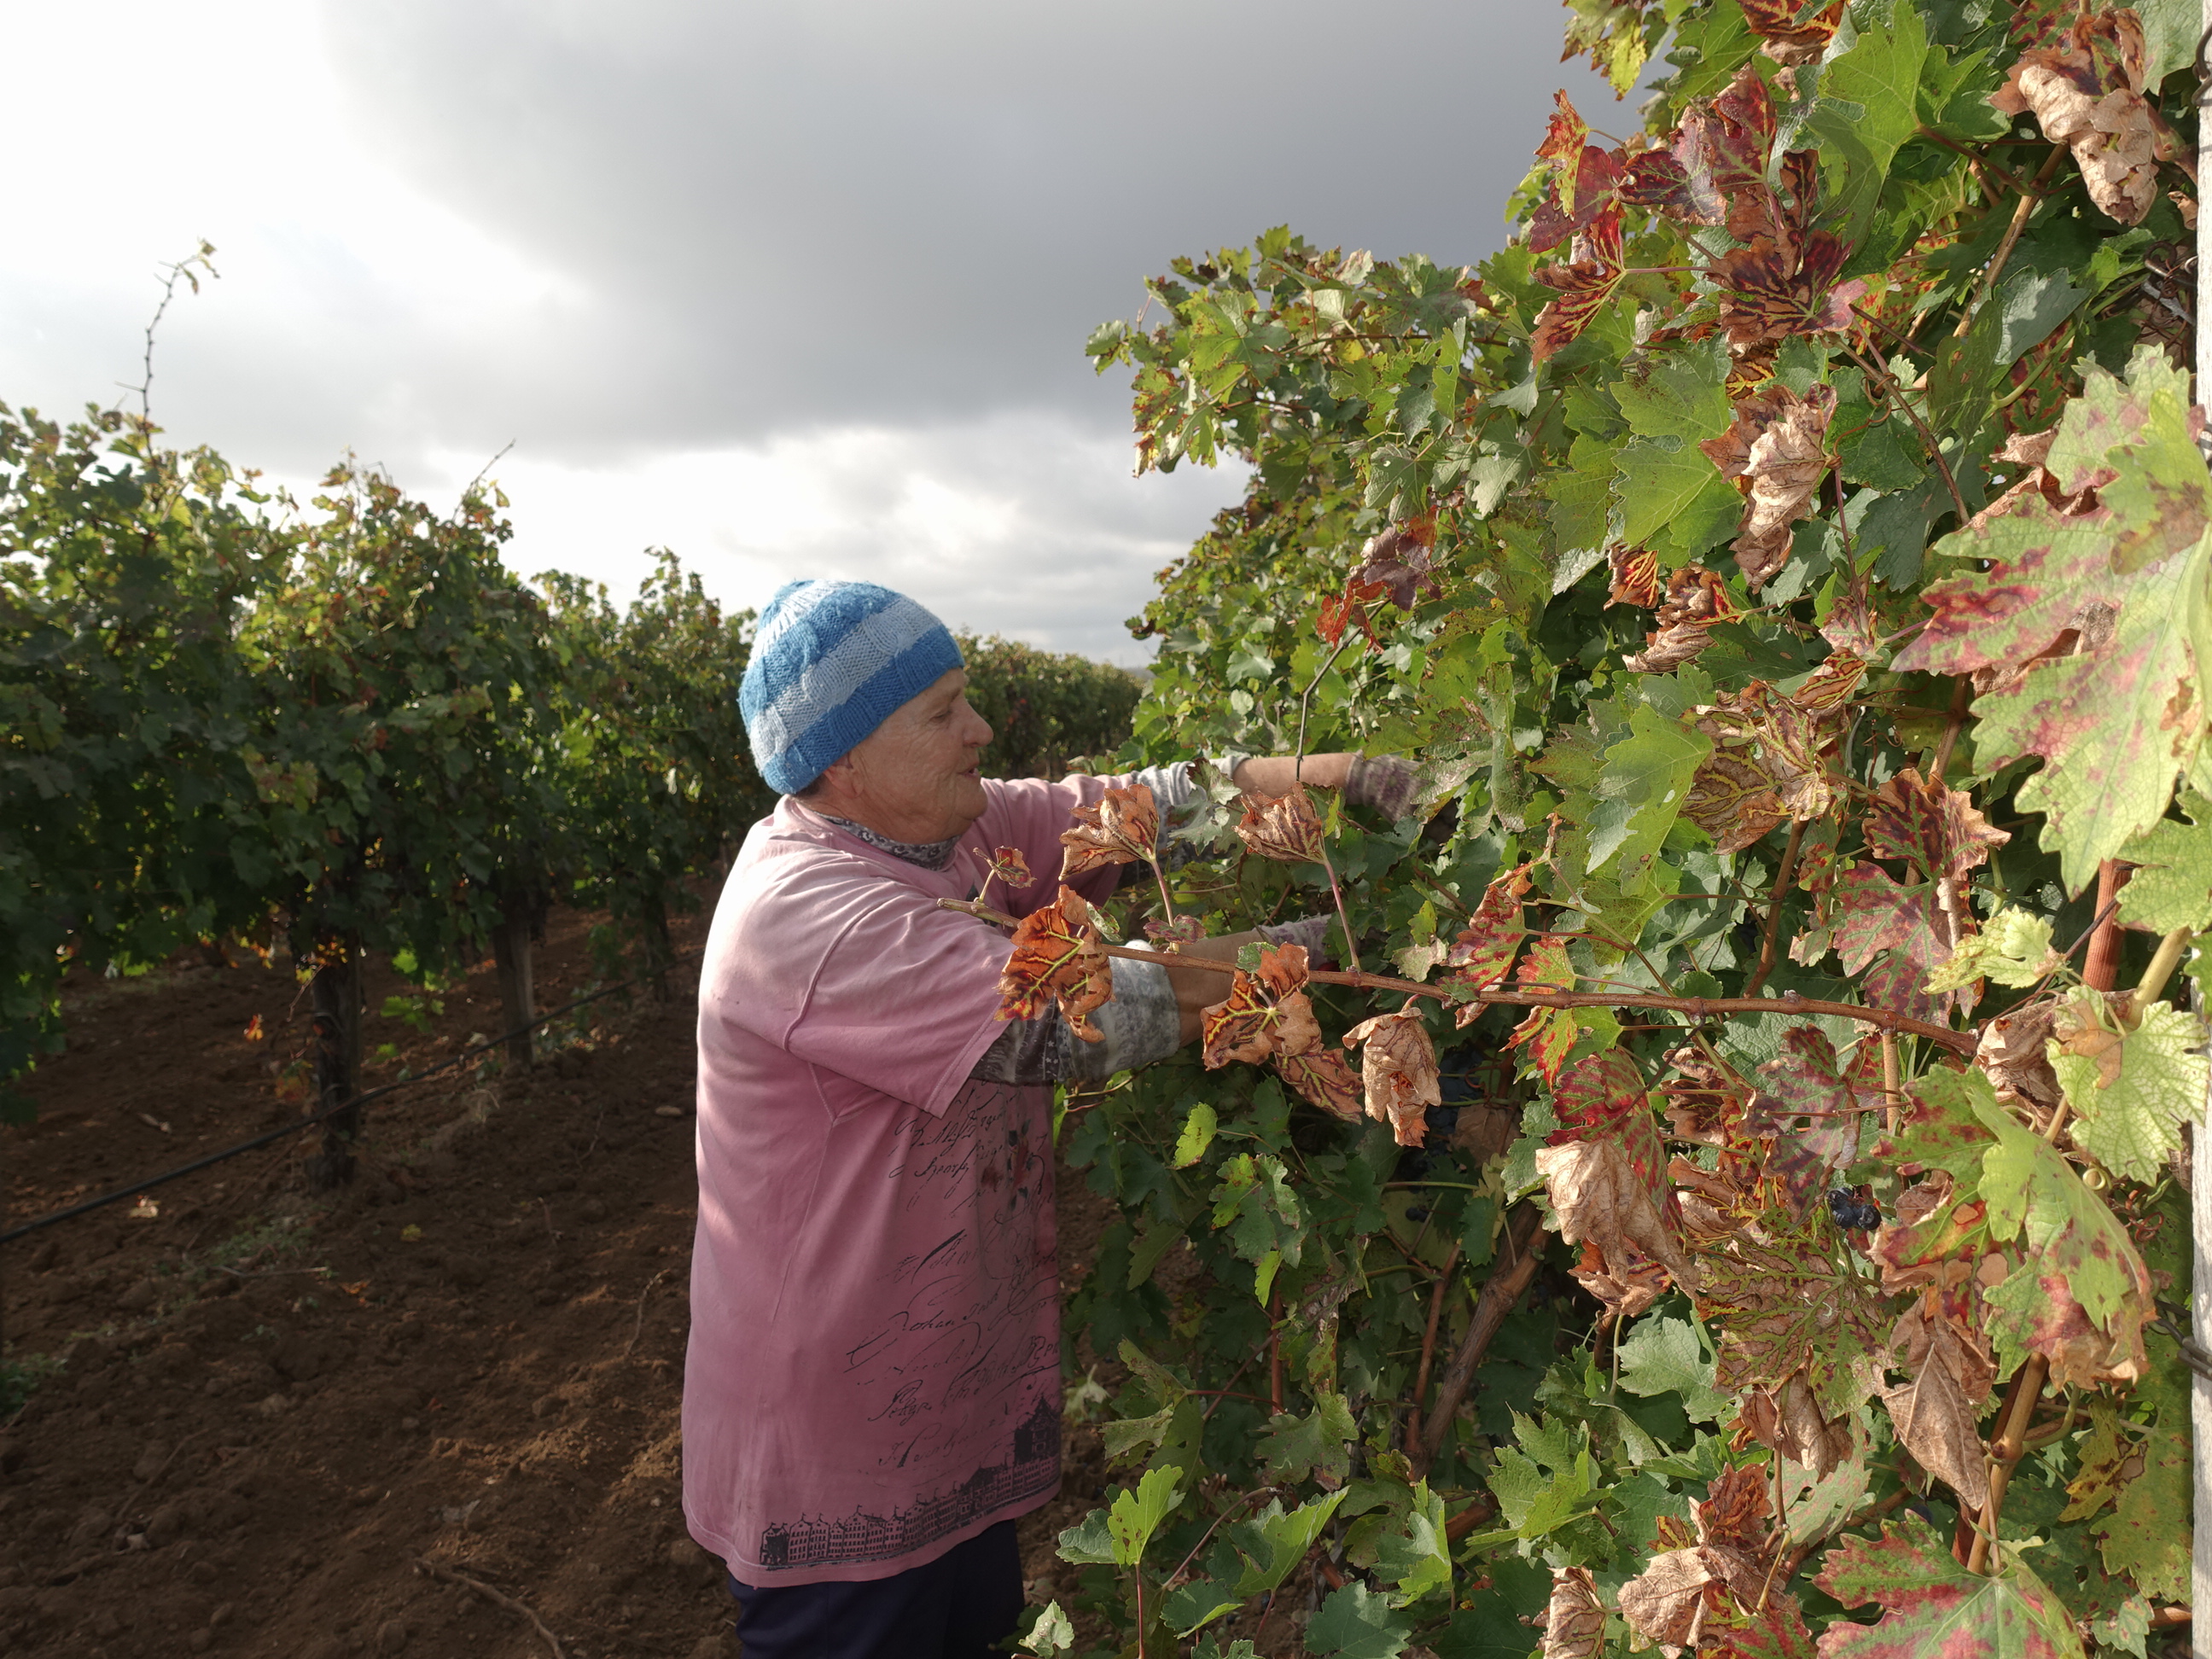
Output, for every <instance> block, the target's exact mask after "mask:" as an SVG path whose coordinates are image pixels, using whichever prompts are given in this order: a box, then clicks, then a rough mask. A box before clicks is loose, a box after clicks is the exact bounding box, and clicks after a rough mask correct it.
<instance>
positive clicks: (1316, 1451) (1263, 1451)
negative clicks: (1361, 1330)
mask: <svg viewBox="0 0 2212 1659" xmlns="http://www.w3.org/2000/svg"><path fill="white" fill-rule="evenodd" d="M1358 1432H1359V1428H1358V1424H1356V1423H1354V1422H1353V1421H1352V1408H1351V1407H1350V1406H1349V1405H1348V1404H1346V1401H1345V1398H1344V1396H1343V1395H1340V1394H1331V1393H1329V1392H1328V1390H1327V1389H1323V1390H1322V1392H1321V1393H1319V1394H1317V1395H1315V1396H1314V1408H1313V1410H1312V1411H1310V1412H1309V1413H1307V1414H1306V1415H1305V1416H1304V1417H1293V1416H1291V1414H1290V1413H1288V1412H1279V1413H1276V1415H1275V1416H1273V1417H1272V1418H1270V1419H1268V1423H1267V1433H1266V1434H1264V1435H1262V1436H1261V1437H1260V1444H1259V1448H1258V1450H1259V1454H1260V1456H1261V1460H1262V1461H1263V1462H1265V1463H1266V1464H1267V1478H1268V1479H1269V1480H1308V1479H1311V1480H1317V1481H1319V1482H1320V1483H1321V1484H1322V1486H1329V1487H1334V1486H1341V1485H1343V1483H1344V1477H1345V1476H1346V1474H1349V1473H1350V1472H1351V1468H1352V1452H1351V1449H1350V1448H1349V1446H1348V1445H1347V1444H1346V1442H1348V1441H1350V1440H1352V1438H1354V1437H1356V1436H1357V1435H1358Z"/></svg>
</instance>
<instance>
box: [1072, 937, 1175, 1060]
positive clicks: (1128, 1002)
mask: <svg viewBox="0 0 2212 1659" xmlns="http://www.w3.org/2000/svg"><path fill="white" fill-rule="evenodd" d="M1113 960H1114V1000H1113V1001H1111V1002H1109V1003H1108V1004H1106V1006H1103V1008H1094V1009H1092V1010H1091V1024H1094V1025H1096V1026H1097V1028H1098V1029H1099V1030H1101V1031H1102V1032H1103V1033H1104V1034H1105V1039H1104V1041H1103V1042H1081V1041H1079V1040H1076V1039H1074V1038H1071V1039H1070V1040H1069V1042H1068V1045H1067V1047H1068V1055H1067V1076H1068V1078H1069V1079H1070V1080H1071V1081H1073V1082H1077V1083H1103V1082H1104V1081H1105V1080H1106V1079H1108V1078H1109V1077H1111V1076H1113V1075H1114V1073H1116V1072H1127V1071H1133V1070H1134V1069H1135V1068H1136V1067H1138V1066H1149V1065H1151V1064H1152V1062H1153V1061H1154V1060H1164V1059H1166V1058H1167V1057H1168V1056H1169V1055H1170V1054H1173V1053H1174V1052H1175V1051H1176V1048H1179V1047H1180V1046H1181V1044H1182V1012H1181V1010H1179V1009H1178V1008H1177V1007H1176V994H1175V987H1174V986H1173V985H1172V984H1171V983H1170V982H1169V980H1168V970H1167V969H1164V968H1163V967H1161V966H1160V965H1159V964H1158V963H1151V962H1132V961H1130V960H1129V959H1128V958H1127V957H1115V958H1114V959H1113Z"/></svg>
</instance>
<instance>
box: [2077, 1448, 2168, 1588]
mask: <svg viewBox="0 0 2212 1659" xmlns="http://www.w3.org/2000/svg"><path fill="white" fill-rule="evenodd" d="M2140 1455H2141V1456H2142V1471H2141V1473H2139V1474H2136V1475H2135V1476H2134V1477H2133V1478H2132V1479H2130V1480H2127V1481H2125V1482H2124V1484H2123V1485H2122V1486H2121V1487H2120V1493H2119V1501H2118V1503H2117V1504H2114V1505H2113V1507H2112V1516H2111V1518H2110V1519H2109V1520H2107V1521H2106V1522H2104V1524H2103V1525H2102V1526H2100V1527H2099V1528H2096V1530H2097V1532H2098V1534H2099V1539H2100V1541H2099V1546H2098V1548H2099V1553H2101V1554H2102V1555H2103V1556H2104V1558H2105V1566H2106V1571H2110V1572H2113V1573H2117V1574H2119V1575H2121V1576H2122V1577H2127V1578H2130V1579H2132V1580H2133V1581H2134V1582H2135V1586H2136V1589H2139V1590H2141V1591H2142V1593H2143V1594H2144V1595H2148V1596H2152V1597H2154V1598H2156V1599H2157V1600H2159V1601H2180V1602H2183V1603H2186V1602H2187V1601H2188V1600H2189V1551H2190V1539H2191V1531H2190V1524H2189V1520H2190V1510H2191V1502H2190V1468H2189V1437H2188V1434H2187V1433H2186V1432H2185V1431H2177V1430H2174V1429H2171V1428H2167V1427H2166V1426H2165V1425H2163V1424H2160V1425H2156V1426H2154V1427H2153V1428H2152V1429H2151V1430H2150V1431H2149V1433H2148V1436H2147V1437H2145V1438H2144V1440H2143V1443H2142V1449H2141V1452H2140Z"/></svg>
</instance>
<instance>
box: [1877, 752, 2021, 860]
mask: <svg viewBox="0 0 2212 1659" xmlns="http://www.w3.org/2000/svg"><path fill="white" fill-rule="evenodd" d="M1866 838H1867V850H1868V851H1869V853H1871V854H1873V855H1874V856H1875V857H1876V858H1878V859H1903V860H1906V861H1907V862H1909V863H1910V864H1911V866H1913V868H1914V869H1915V870H1917V871H1918V872H1919V873H1920V878H1921V879H1922V880H1923V881H1942V880H1944V879H1946V878H1948V879H1949V880H1952V881H1959V880H1961V879H1963V878H1965V876H1966V872H1968V871H1970V870H1973V869H1977V868H1978V867H1979V866H1982V865H1984V864H1987V863H1988V862H1989V860H1990V854H1991V853H1992V852H1994V851H1995V850H1996V848H2000V847H2002V846H2003V845H2004V844H2005V843H2006V842H2008V841H2010V840H2011V839H2012V836H2011V834H2010V832H2009V831H2007V830H2003V829H1996V828H1995V827H1993V826H1992V825H1991V824H1990V821H1989V820H1988V819H1987V818H1985V817H1983V816H1982V815H1981V813H1980V812H1979V811H1977V810H1975V807H1974V803H1973V798H1972V796H1970V795H1969V794H1967V793H1966V791H1965V790H1963V789H1953V788H1950V787H1947V786H1946V785H1945V784H1944V783H1943V781H1942V780H1941V779H1940V778H1926V779H1923V777H1922V776H1921V775H1920V773H1919V771H1918V769H1917V768H1914V767H1910V766H1908V767H1906V768H1905V770H1903V771H1902V772H1900V773H1899V774H1898V775H1896V776H1895V777H1893V778H1892V779H1891V780H1890V781H1888V782H1887V783H1885V784H1883V785H1882V786H1881V788H1879V789H1877V790H1876V791H1875V797H1874V805H1873V806H1872V808H1870V809H1869V811H1868V813H1867V816H1866Z"/></svg>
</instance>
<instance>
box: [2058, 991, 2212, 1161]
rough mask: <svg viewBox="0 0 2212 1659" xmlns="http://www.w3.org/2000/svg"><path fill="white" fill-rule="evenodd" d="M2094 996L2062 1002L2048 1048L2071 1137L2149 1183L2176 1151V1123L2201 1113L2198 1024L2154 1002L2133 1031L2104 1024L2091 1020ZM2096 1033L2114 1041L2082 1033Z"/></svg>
mask: <svg viewBox="0 0 2212 1659" xmlns="http://www.w3.org/2000/svg"><path fill="white" fill-rule="evenodd" d="M2094 996H2095V993H2093V992H2088V993H2082V994H2079V995H2077V997H2076V998H2075V1000H2074V1001H2072V1002H2070V1003H2068V1004H2066V1005H2064V1006H2063V1007H2062V1008H2061V1010H2060V1027H2059V1029H2058V1030H2056V1031H2055V1032H2054V1035H2055V1036H2057V1037H2058V1039H2059V1040H2058V1041H2057V1042H2053V1043H2052V1045H2051V1070H2052V1071H2053V1072H2055V1073H2057V1078H2058V1086H2059V1088H2060V1089H2061V1090H2062V1091H2063V1092H2064V1094H2065V1096H2066V1100H2067V1103H2068V1104H2069V1106H2071V1107H2072V1109H2073V1112H2074V1122H2073V1127H2072V1131H2071V1132H2072V1133H2073V1136H2074V1141H2075V1145H2076V1146H2080V1147H2081V1150H2082V1151H2083V1152H2087V1153H2088V1154H2089V1156H2090V1157H2092V1158H2095V1159H2096V1160H2097V1162H2098V1163H2100V1164H2103V1165H2104V1166H2105V1167H2106V1169H2107V1170H2111V1171H2112V1173H2113V1174H2114V1175H2116V1176H2121V1177H2123V1178H2124V1179H2126V1180H2129V1181H2141V1182H2155V1181H2157V1180H2158V1179H2159V1178H2160V1176H2161V1175H2162V1174H2163V1173H2164V1171H2165V1170H2166V1165H2167V1162H2168V1160H2169V1159H2170V1158H2172V1156H2173V1155H2174V1154H2175V1153H2176V1152H2179V1151H2180V1150H2181V1126H2182V1125H2183V1124H2185V1123H2194V1122H2197V1121H2199V1120H2201V1119H2202V1118H2203V1115H2204V1091H2205V1086H2206V1083H2207V1080H2208V1079H2207V1076H2206V1066H2205V1060H2204V1054H2203V1044H2204V1028H2203V1025H2202V1024H2199V1023H2198V1022H2197V1020H2196V1019H2195V1018H2192V1017H2191V1016H2190V1015H2188V1014H2185V1013H2182V1012H2179V1010H2178V1009H2176V1008H2174V1007H2173V1006H2172V1005H2171V1004H2168V1003H2164V1002H2154V1003H2153V1004H2151V1005H2150V1006H2149V1007H2148V1008H2147V1009H2145V1010H2144V1011H2143V1016H2142V1023H2141V1024H2137V1025H2136V1027H2135V1029H2134V1030H2120V1031H2106V1030H2101V1029H2100V1028H2099V1027H2098V1025H2097V1024H2096V1023H2095V1012H2096V1011H2095V1005H2094V1003H2093V1002H2092V1001H2090V1000H2089V999H2091V998H2093V997H2094ZM2069 1014H2072V1015H2074V1016H2075V1024H2071V1025H2069V1024H2068V1020H2067V1016H2068V1015H2069ZM2069 1030H2071V1031H2073V1032H2075V1035H2074V1036H2071V1037H2070V1038H2069V1036H2068V1035H2067V1032H2068V1031H2069ZM2098 1037H2108V1038H2111V1039H2112V1040H2111V1041H2109V1042H2093V1041H2089V1040H2088V1039H2094V1038H2098ZM2084 1048H2087V1049H2091V1050H2093V1052H2088V1053H2084V1052H2081V1050H2082V1049H2084Z"/></svg>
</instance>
